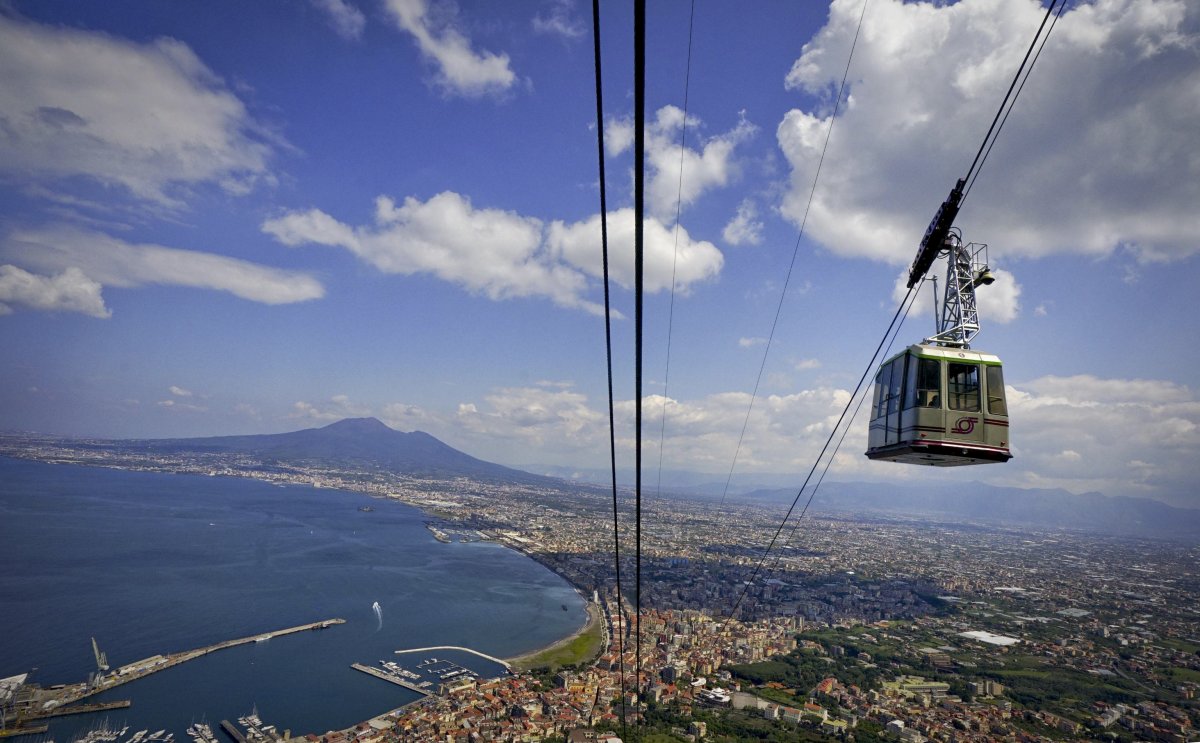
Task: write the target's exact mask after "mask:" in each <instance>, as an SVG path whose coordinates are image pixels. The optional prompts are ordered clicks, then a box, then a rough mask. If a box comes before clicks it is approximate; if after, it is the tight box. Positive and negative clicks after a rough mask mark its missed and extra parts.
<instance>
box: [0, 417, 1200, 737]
mask: <svg viewBox="0 0 1200 743" xmlns="http://www.w3.org/2000/svg"><path fill="white" fill-rule="evenodd" d="M109 443H111V442H109ZM0 455H3V456H14V457H24V458H31V459H37V460H41V461H47V462H59V463H73V464H87V465H92V466H108V467H120V468H124V469H144V470H154V471H169V472H179V473H202V474H209V475H228V476H242V477H254V478H259V479H267V480H274V481H277V482H287V483H296V484H306V485H319V486H322V487H330V488H340V489H345V490H351V491H357V492H362V493H367V494H370V495H373V496H377V497H386V498H394V499H398V500H401V501H403V502H405V503H408V504H411V505H414V506H417V507H419V508H421V509H423V510H424V511H425V512H426V513H428V514H430V519H431V521H430V529H431V531H433V532H434V534H435V535H436V536H438V537H439V538H440V539H443V540H446V539H454V538H461V537H462V536H463V535H472V536H473V538H482V539H487V540H491V541H495V542H498V543H501V544H504V545H506V546H508V547H511V548H513V549H515V550H519V551H520V552H522V553H524V554H526V555H528V556H530V557H531V558H533V559H535V560H537V561H539V562H541V563H542V564H544V565H545V566H547V567H548V568H549V569H551V570H553V571H555V572H556V573H558V574H559V575H561V576H562V577H563V578H564V579H566V580H567V581H569V582H570V583H571V584H572V585H574V586H575V587H577V588H578V589H580V591H581V592H582V593H583V594H584V595H585V596H588V597H590V598H591V599H592V603H593V606H594V607H595V609H596V611H595V612H594V614H595V616H596V618H597V621H593V622H592V623H590V624H589V628H588V629H587V631H585V632H584V633H583V635H582V637H583V638H584V639H586V638H587V637H588V636H589V633H591V637H592V638H593V639H595V640H596V641H595V642H593V643H590V644H589V643H587V642H583V643H575V645H576V646H577V647H586V649H587V650H586V651H585V652H584V653H581V654H578V655H577V657H569V655H568V656H557V657H549V656H548V657H547V658H546V659H545V660H546V662H545V663H544V664H540V665H539V664H538V663H537V661H536V659H535V660H534V663H533V664H532V667H529V668H528V669H527V670H521V671H519V672H516V671H514V672H513V673H512V674H510V675H507V676H504V677H502V678H496V679H491V680H477V679H461V680H458V681H457V682H455V683H453V684H448V685H447V686H446V687H445V688H443V689H442V690H441V693H440V694H438V695H435V696H432V697H429V698H427V699H424V700H422V701H419V702H416V703H413V704H411V705H408V706H407V707H404V708H401V709H398V710H393V711H391V712H387V713H386V714H381V715H380V716H379V717H377V718H374V719H372V720H368V721H364V722H363V723H361V724H359V725H358V726H356V727H354V728H351V729H348V730H344V731H335V732H329V733H326V734H324V735H310V736H308V737H309V739H310V740H313V741H317V740H323V741H326V743H342V742H343V741H346V742H348V741H357V742H361V743H371V742H372V741H410V740H411V741H418V740H421V741H426V740H429V741H434V740H436V741H464V742H467V741H551V740H567V741H572V742H575V741H602V742H608V743H611V741H615V740H617V739H618V738H619V739H621V740H644V741H677V740H700V739H705V740H747V739H749V740H847V741H849V740H853V741H859V742H865V741H882V740H901V741H924V740H934V741H946V742H950V741H1048V740H1120V741H1143V740H1154V741H1181V742H1182V741H1189V740H1195V739H1198V738H1200V732H1198V729H1200V706H1198V702H1197V699H1196V695H1197V691H1198V690H1200V601H1198V600H1197V598H1198V597H1200V574H1198V570H1200V568H1198V566H1200V544H1197V543H1196V542H1195V541H1193V542H1192V543H1177V542H1166V541H1162V542H1158V541H1151V540H1134V539H1115V538H1108V537H1103V536H1097V535H1095V534H1085V533H1067V532H1053V533H1051V532H1045V533H1039V532H1034V531H1031V530H1028V529H1021V530H1015V529H1004V528H1000V527H996V526H983V525H978V524H951V523H931V522H929V521H918V520H902V519H897V518H887V519H884V518H867V517H865V516H864V517H860V518H855V519H848V518H844V517H842V518H830V517H828V516H823V515H818V514H811V513H810V514H808V515H806V516H805V518H804V519H803V520H802V521H799V522H791V523H789V524H788V526H787V528H785V529H784V530H783V531H782V533H781V534H780V537H779V541H778V543H777V544H776V546H775V549H774V550H772V552H771V553H770V556H769V557H768V558H767V559H766V560H765V561H764V560H762V559H761V556H762V554H763V550H764V548H765V547H766V544H767V542H768V541H769V540H770V539H771V535H772V534H773V533H774V532H775V530H776V529H777V528H778V526H779V523H780V519H781V518H782V516H783V513H784V509H783V508H782V507H780V506H778V505H768V504H747V503H745V502H744V501H738V502H733V501H732V500H730V501H728V502H724V503H720V502H717V501H715V500H701V499H689V498H684V497H657V498H650V499H647V501H646V503H645V504H644V506H643V533H642V544H643V559H642V576H641V603H642V612H641V621H640V627H639V626H638V625H639V622H638V618H637V614H636V612H635V611H634V607H633V600H634V596H635V593H634V579H633V576H634V575H635V572H634V561H633V557H632V549H631V548H628V547H626V545H632V544H633V536H632V529H631V527H630V526H629V521H630V519H628V518H625V522H626V523H625V524H624V525H623V536H622V542H621V544H622V565H621V575H622V580H623V584H622V591H623V600H618V597H617V589H616V584H615V580H614V576H615V570H614V567H615V565H614V560H613V529H612V520H611V519H612V516H611V508H612V496H611V491H607V490H601V489H595V488H590V487H586V486H573V485H570V484H568V483H561V482H559V483H555V482H551V481H548V480H547V481H546V482H545V484H512V483H502V482H491V483H489V482H486V481H480V480H476V479H468V478H456V479H450V480H432V479H419V478H414V477H407V476H404V475H398V474H395V473H391V472H387V471H383V470H376V471H371V470H368V469H357V470H349V469H339V468H336V467H331V466H329V465H327V464H319V463H313V464H308V465H306V464H295V463H292V464H281V463H271V462H264V461H261V460H259V459H256V458H254V457H250V456H238V455H230V454H220V453H210V454H204V453H149V452H144V451H135V450H126V449H120V448H114V447H111V446H107V445H106V444H105V443H104V442H82V441H77V440H72V441H68V440H58V439H49V438H36V437H20V436H7V437H3V438H0ZM621 501H622V505H621V508H622V509H623V511H624V513H625V514H628V513H629V512H630V509H631V501H630V499H629V495H628V494H627V493H622V494H621ZM623 518H624V516H623ZM577 639H578V638H577ZM639 639H640V642H639V641H638V640H639ZM622 651H623V652H622ZM639 660H640V664H639ZM382 712H383V711H381V713H382Z"/></svg>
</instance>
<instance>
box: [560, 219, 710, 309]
mask: <svg viewBox="0 0 1200 743" xmlns="http://www.w3.org/2000/svg"><path fill="white" fill-rule="evenodd" d="M634 227H635V224H634V213H633V209H629V208H626V209H618V210H617V211H615V212H609V214H608V253H609V275H610V276H611V277H612V279H613V281H616V282H617V283H618V284H620V285H621V286H624V287H626V288H632V287H633V282H634V264H633V259H634V255H633V238H634ZM677 229H678V240H679V243H678V248H677V247H676V232H675V229H672V228H668V227H666V226H665V225H664V224H663V223H662V222H660V221H658V220H657V219H655V218H654V217H646V220H645V222H644V223H643V227H642V235H643V240H644V248H643V250H644V254H643V259H644V270H645V275H644V276H643V282H644V288H645V291H647V292H650V293H653V292H657V291H663V290H670V288H671V275H672V273H674V276H675V291H676V292H679V293H682V294H686V293H687V292H688V291H689V289H690V288H691V286H692V285H693V284H696V283H700V282H703V281H707V280H709V279H713V278H715V277H716V276H717V275H718V274H719V273H720V272H721V267H722V266H723V265H724V263H725V257H724V256H723V255H722V254H721V251H720V250H718V249H717V247H716V246H715V245H713V244H712V243H710V242H708V241H706V240H694V239H692V237H691V235H689V234H688V231H687V230H686V229H684V228H683V226H678V227H677ZM546 242H547V244H548V245H549V247H550V249H551V250H552V251H553V252H554V254H555V255H559V256H561V257H562V258H563V259H564V260H566V261H567V262H568V263H569V264H571V265H572V266H575V267H577V268H580V269H582V270H584V271H586V272H587V273H588V275H590V276H594V277H601V276H603V275H604V266H603V255H602V250H601V232H600V215H599V214H596V215H593V216H591V217H589V218H588V219H586V220H584V221H582V222H575V223H574V224H566V223H564V222H559V221H555V222H552V223H551V224H550V227H549V228H548V230H547V236H546ZM672 267H674V268H673V269H672Z"/></svg>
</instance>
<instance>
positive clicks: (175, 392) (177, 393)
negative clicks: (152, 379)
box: [168, 385, 192, 397]
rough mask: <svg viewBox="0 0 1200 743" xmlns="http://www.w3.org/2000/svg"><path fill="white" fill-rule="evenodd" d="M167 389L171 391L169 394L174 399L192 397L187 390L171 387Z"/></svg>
mask: <svg viewBox="0 0 1200 743" xmlns="http://www.w3.org/2000/svg"><path fill="white" fill-rule="evenodd" d="M168 389H169V390H170V391H171V394H172V395H175V396H176V397H191V396H192V391H191V390H188V389H184V388H183V387H178V386H176V385H171V386H170V387H169V388H168Z"/></svg>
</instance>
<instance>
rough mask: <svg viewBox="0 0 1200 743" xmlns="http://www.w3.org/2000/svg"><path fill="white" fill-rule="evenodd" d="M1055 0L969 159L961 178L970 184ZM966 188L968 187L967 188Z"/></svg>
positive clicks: (1055, 1) (1039, 52) (1030, 69)
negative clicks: (976, 149)
mask: <svg viewBox="0 0 1200 743" xmlns="http://www.w3.org/2000/svg"><path fill="white" fill-rule="evenodd" d="M1057 2H1058V0H1051V2H1050V5H1049V6H1048V7H1047V8H1046V15H1044V16H1042V23H1041V25H1039V26H1038V30H1037V33H1036V34H1034V35H1033V41H1031V42H1029V49H1027V50H1025V56H1024V57H1023V58H1022V59H1021V66H1020V67H1018V68H1017V74H1015V75H1013V79H1012V82H1011V83H1009V85H1008V91H1006V92H1005V93H1004V100H1002V101H1000V108H999V109H997V110H996V115H995V117H993V118H992V125H991V126H989V127H988V130H987V134H985V135H983V143H982V144H980V145H979V151H978V152H976V153H975V159H974V160H972V161H971V167H970V168H968V169H967V175H966V176H965V177H964V178H963V180H966V181H970V182H971V184H972V185H974V180H973V179H972V177H971V176H972V174H975V167H976V165H978V166H979V167H980V168H982V167H983V165H982V163H981V162H980V158H981V157H984V151H985V150H990V149H991V147H990V146H989V145H988V142H989V141H991V140H993V137H992V132H993V131H995V132H996V136H999V135H1000V132H999V131H998V130H996V124H997V123H998V122H999V121H1000V117H1001V116H1002V115H1003V116H1004V117H1005V118H1007V116H1008V115H1007V114H1005V113H1004V111H1005V108H1006V107H1007V108H1010V109H1011V107H1010V106H1008V99H1009V98H1010V97H1011V96H1012V94H1013V88H1015V87H1016V86H1017V81H1018V80H1020V79H1021V73H1022V72H1024V71H1025V64H1026V63H1027V62H1029V55H1030V54H1032V53H1033V48H1034V47H1035V46H1037V43H1038V39H1040V38H1041V36H1042V29H1044V28H1045V27H1046V21H1048V20H1050V15H1051V14H1052V13H1053V12H1054V6H1055V5H1056V4H1057ZM1061 2H1062V4H1063V6H1062V7H1065V6H1066V0H1061ZM1062 7H1060V8H1059V13H1060V14H1061V13H1062ZM1057 22H1058V19H1057V18H1056V19H1055V23H1057ZM1051 28H1053V26H1051ZM1049 37H1050V34H1049V33H1047V34H1046V38H1049ZM1041 53H1042V52H1041V50H1040V49H1039V50H1038V55H1039V56H1040V55H1041ZM1034 61H1035V62H1036V57H1035V58H1034ZM1029 71H1030V72H1033V65H1032V64H1031V65H1029ZM1026 77H1028V74H1026ZM1021 85H1022V87H1024V83H1021ZM1013 103H1014V104H1015V103H1016V100H1015V99H1014V100H1013ZM968 190H970V189H969V188H968Z"/></svg>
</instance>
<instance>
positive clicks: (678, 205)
mask: <svg viewBox="0 0 1200 743" xmlns="http://www.w3.org/2000/svg"><path fill="white" fill-rule="evenodd" d="M695 22H696V0H692V9H691V13H690V14H689V15H688V48H687V66H686V67H685V68H684V70H685V71H684V74H683V125H682V126H681V127H679V186H678V189H677V190H676V192H675V247H674V249H673V251H672V253H671V303H670V305H669V309H668V310H667V362H666V366H665V370H664V371H663V393H662V398H663V401H662V425H661V426H660V427H659V429H658V481H657V483H656V484H655V488H654V490H655V493H656V494H658V495H662V463H663V444H664V443H665V441H666V437H667V403H668V401H669V400H670V397H669V396H668V395H667V392H668V391H669V390H670V383H671V331H672V330H673V329H674V327H675V268H676V266H678V264H679V215H680V213H681V212H682V211H683V161H684V158H685V157H686V156H687V115H688V90H689V89H690V88H691V82H692V39H693V33H692V31H693V29H694V28H695Z"/></svg>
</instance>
